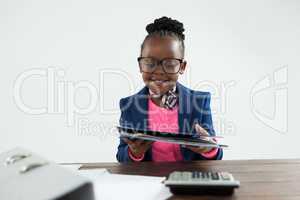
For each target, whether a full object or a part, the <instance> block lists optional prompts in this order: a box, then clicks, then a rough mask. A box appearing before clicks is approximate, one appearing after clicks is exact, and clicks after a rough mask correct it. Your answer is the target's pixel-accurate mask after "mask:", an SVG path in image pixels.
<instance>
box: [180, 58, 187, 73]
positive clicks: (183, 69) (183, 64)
mask: <svg viewBox="0 0 300 200" xmlns="http://www.w3.org/2000/svg"><path fill="white" fill-rule="evenodd" d="M185 68H186V61H183V62H182V63H181V66H180V70H179V74H183V73H184V71H185Z"/></svg>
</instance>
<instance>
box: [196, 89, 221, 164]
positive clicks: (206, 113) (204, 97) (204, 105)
mask: <svg viewBox="0 0 300 200" xmlns="http://www.w3.org/2000/svg"><path fill="white" fill-rule="evenodd" d="M200 95H201V96H200V98H199V99H200V101H198V103H200V104H201V106H200V107H201V109H200V110H199V111H198V112H199V113H198V112H197V113H198V114H200V115H199V116H201V117H198V119H200V125H201V126H202V127H203V128H204V129H205V130H206V131H207V132H208V133H209V134H210V135H211V136H215V130H214V127H213V120H212V114H211V107H210V101H211V94H210V93H209V92H205V93H203V94H200ZM222 157H223V150H222V148H219V149H218V152H217V154H216V156H215V157H212V158H206V157H204V156H202V155H201V154H197V155H196V156H195V160H221V159H222Z"/></svg>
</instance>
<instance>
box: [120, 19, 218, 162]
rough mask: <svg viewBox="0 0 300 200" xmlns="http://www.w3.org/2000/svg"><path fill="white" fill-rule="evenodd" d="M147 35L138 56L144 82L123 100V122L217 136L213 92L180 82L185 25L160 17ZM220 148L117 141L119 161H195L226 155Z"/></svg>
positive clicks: (185, 132) (121, 102)
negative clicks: (213, 120)
mask: <svg viewBox="0 0 300 200" xmlns="http://www.w3.org/2000/svg"><path fill="white" fill-rule="evenodd" d="M146 30H147V32H148V35H147V36H146V38H145V39H144V41H143V43H142V45H141V52H140V56H139V57H138V59H137V60H138V65H139V72H140V73H141V75H142V78H143V81H144V83H145V86H144V88H143V89H142V90H141V91H139V92H138V93H136V94H134V95H132V96H129V97H126V98H122V99H121V100H120V109H121V117H120V125H121V126H131V127H133V128H136V129H148V130H152V131H161V132H170V133H174V134H178V133H180V134H193V135H195V136H196V135H197V134H198V135H199V134H200V135H211V136H214V135H215V132H214V129H213V123H212V116H211V109H210V98H211V97H210V93H208V92H201V91H195V90H192V89H189V88H187V87H185V86H183V85H182V84H180V83H179V82H178V77H179V76H180V75H182V74H183V73H184V72H185V69H186V66H187V62H186V60H185V59H184V50H185V45H184V39H185V35H184V34H183V32H184V27H183V24H182V23H180V22H179V21H177V20H174V19H171V18H168V17H161V18H159V19H156V20H155V21H154V23H150V24H148V25H147V26H146ZM222 155H223V152H222V149H221V148H207V147H206V148H203V147H191V146H182V145H178V144H171V143H163V142H149V141H144V140H129V139H125V138H122V139H120V144H119V146H118V152H117V160H118V161H119V162H129V161H133V162H141V161H158V162H159V161H191V160H208V159H211V160H219V159H222Z"/></svg>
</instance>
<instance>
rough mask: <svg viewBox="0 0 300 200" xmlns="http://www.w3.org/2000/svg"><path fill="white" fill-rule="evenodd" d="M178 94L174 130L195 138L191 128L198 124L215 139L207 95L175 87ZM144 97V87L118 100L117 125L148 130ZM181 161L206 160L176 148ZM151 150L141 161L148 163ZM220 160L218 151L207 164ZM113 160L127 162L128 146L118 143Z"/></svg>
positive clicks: (145, 92) (187, 150)
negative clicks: (119, 114)
mask: <svg viewBox="0 0 300 200" xmlns="http://www.w3.org/2000/svg"><path fill="white" fill-rule="evenodd" d="M176 87H177V91H178V94H179V109H178V126H179V132H180V133H188V134H192V135H195V136H196V135H197V134H198V133H196V130H195V129H194V124H195V123H199V124H200V125H201V126H202V127H203V128H205V129H206V130H207V131H208V132H209V134H210V135H215V131H214V128H213V123H212V116H211V109H210V98H211V95H210V93H209V92H200V91H195V90H191V89H189V88H186V87H185V86H183V85H181V84H180V83H178V82H177V83H176ZM148 95H149V89H148V88H147V87H144V88H143V89H142V90H140V91H139V92H138V93H137V94H134V95H132V96H129V97H126V98H122V99H121V100H120V109H121V117H120V125H121V126H127V127H132V128H136V129H147V127H148V120H147V119H148ZM180 150H181V153H182V156H183V159H184V161H192V160H208V159H207V158H205V157H204V156H202V155H201V154H198V153H195V152H193V151H191V150H189V149H187V148H184V147H182V146H181V147H180ZM151 152H152V151H151V148H150V149H149V150H148V151H147V152H146V153H145V156H144V159H143V161H151V160H152V153H151ZM222 156H223V151H222V149H218V153H217V155H216V156H215V157H214V158H211V159H210V160H221V159H222ZM116 157H117V160H118V161H119V162H129V161H131V159H130V157H129V155H128V145H127V144H126V143H125V142H124V141H123V140H122V139H120V144H119V146H118V152H117V155H116Z"/></svg>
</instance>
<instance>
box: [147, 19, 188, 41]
mask: <svg viewBox="0 0 300 200" xmlns="http://www.w3.org/2000/svg"><path fill="white" fill-rule="evenodd" d="M146 31H147V32H148V34H151V33H154V32H159V31H170V32H173V33H176V34H177V35H179V36H180V37H181V38H182V39H183V40H184V34H183V32H184V28H183V23H181V22H179V21H177V20H175V19H172V18H169V17H161V18H159V19H155V20H154V23H150V24H148V25H147V26H146Z"/></svg>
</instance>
